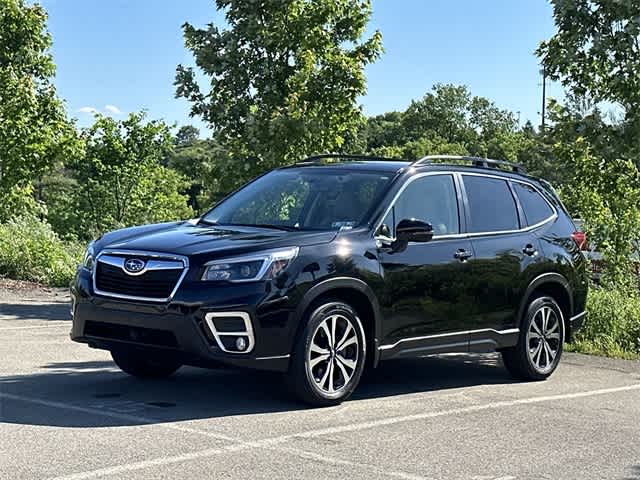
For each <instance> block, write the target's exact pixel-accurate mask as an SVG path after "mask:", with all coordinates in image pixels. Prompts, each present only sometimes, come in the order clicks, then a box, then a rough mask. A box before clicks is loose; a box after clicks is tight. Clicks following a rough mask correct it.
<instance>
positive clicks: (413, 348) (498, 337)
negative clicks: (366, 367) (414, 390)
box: [379, 328, 520, 360]
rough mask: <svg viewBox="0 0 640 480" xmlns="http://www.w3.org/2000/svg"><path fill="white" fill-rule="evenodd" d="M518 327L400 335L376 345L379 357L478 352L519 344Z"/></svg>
mask: <svg viewBox="0 0 640 480" xmlns="http://www.w3.org/2000/svg"><path fill="white" fill-rule="evenodd" d="M519 334H520V329H518V328H511V329H508V330H493V329H483V330H469V331H465V332H452V333H439V334H435V335H427V336H423V337H412V338H403V339H401V340H398V341H397V342H395V343H392V344H386V345H382V346H380V347H379V351H380V359H381V360H387V359H390V358H407V357H421V356H424V355H434V354H437V353H468V352H474V353H481V352H490V351H494V350H499V349H501V348H507V347H513V346H514V345H516V344H517V343H518V335H519Z"/></svg>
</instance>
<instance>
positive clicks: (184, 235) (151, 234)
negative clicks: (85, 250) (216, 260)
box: [96, 221, 337, 256]
mask: <svg viewBox="0 0 640 480" xmlns="http://www.w3.org/2000/svg"><path fill="white" fill-rule="evenodd" d="M336 234H337V232H335V231H330V232H317V231H300V232H286V231H281V230H276V229H270V228H262V227H235V226H234V227H229V226H213V225H196V224H195V223H194V222H192V221H187V222H175V223H162V224H155V225H145V226H141V227H132V228H125V229H122V230H116V231H114V232H110V233H107V234H105V235H104V236H103V237H102V238H101V239H99V240H98V241H97V242H96V246H97V248H98V249H99V250H103V249H105V248H112V249H127V250H146V251H150V252H163V253H164V252H166V253H175V254H178V255H186V256H193V255H201V254H208V253H211V254H213V256H218V255H217V254H218V253H219V254H226V253H232V254H235V253H245V252H251V251H258V250H265V249H270V248H280V247H292V246H299V247H303V246H309V245H318V244H322V243H327V242H330V241H331V240H333V239H334V238H335V236H336Z"/></svg>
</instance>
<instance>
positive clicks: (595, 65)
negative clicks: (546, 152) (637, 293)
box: [537, 0, 640, 285]
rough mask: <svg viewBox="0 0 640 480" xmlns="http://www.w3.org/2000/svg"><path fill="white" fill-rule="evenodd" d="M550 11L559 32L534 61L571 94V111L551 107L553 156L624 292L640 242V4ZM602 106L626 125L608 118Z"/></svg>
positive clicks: (561, 5) (557, 1)
mask: <svg viewBox="0 0 640 480" xmlns="http://www.w3.org/2000/svg"><path fill="white" fill-rule="evenodd" d="M552 3H553V11H554V19H555V23H556V28H557V31H556V33H555V35H554V36H553V37H552V38H551V39H550V40H548V41H546V42H543V43H542V44H541V45H540V47H539V49H538V51H537V53H538V55H539V56H540V57H541V58H542V62H543V64H544V66H545V68H546V71H547V74H548V75H549V76H550V77H551V78H552V79H557V80H560V81H561V82H562V84H563V85H564V86H565V87H567V89H568V90H569V93H570V99H569V102H568V103H567V105H564V106H559V105H557V104H554V103H552V104H551V113H552V116H555V118H554V125H553V132H552V136H553V141H554V143H555V149H554V150H555V152H556V155H557V157H558V158H559V160H560V163H561V164H564V165H566V166H569V167H570V171H572V172H573V173H574V177H573V179H572V181H571V185H570V188H567V189H565V190H564V192H565V196H567V197H568V198H570V199H571V201H569V202H567V203H569V204H573V207H574V208H575V209H577V210H578V211H579V212H580V214H581V215H582V216H583V218H584V220H585V223H586V225H587V228H588V230H590V232H589V233H591V236H592V238H593V239H594V240H595V242H596V244H597V247H598V249H599V250H601V251H602V252H603V253H604V257H605V262H606V267H607V268H606V272H605V273H606V276H607V278H608V279H609V280H610V281H611V282H612V283H614V284H621V285H627V284H628V280H629V278H631V275H630V270H629V269H630V265H629V256H630V252H631V249H632V245H633V243H634V242H636V243H637V241H638V239H639V238H640V216H639V213H638V212H639V211H640V202H639V200H638V198H639V197H640V173H639V167H640V161H639V154H640V142H639V139H640V42H639V38H640V2H638V1H637V0H631V1H617V0H575V1H565V0H553V1H552ZM603 102H609V103H613V104H617V105H619V106H620V107H621V108H622V111H623V114H624V115H623V120H622V121H620V120H617V119H610V118H609V119H607V118H604V116H603V115H602V113H601V110H600V108H599V105H602V104H603Z"/></svg>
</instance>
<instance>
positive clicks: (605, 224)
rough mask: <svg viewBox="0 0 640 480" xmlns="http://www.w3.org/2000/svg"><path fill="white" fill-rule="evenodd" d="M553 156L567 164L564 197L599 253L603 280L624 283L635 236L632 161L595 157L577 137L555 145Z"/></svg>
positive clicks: (639, 229) (639, 227) (639, 232)
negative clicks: (567, 182) (569, 177)
mask: <svg viewBox="0 0 640 480" xmlns="http://www.w3.org/2000/svg"><path fill="white" fill-rule="evenodd" d="M556 153H557V155H558V157H559V158H562V159H564V161H565V162H567V164H569V163H570V164H571V168H572V174H573V178H572V181H571V186H570V188H568V189H565V190H564V192H563V196H564V197H565V199H566V200H567V201H568V202H567V203H569V204H570V205H572V207H573V208H574V209H575V210H576V211H577V212H578V213H579V215H580V217H581V218H583V219H584V222H585V226H586V229H587V232H588V233H589V238H590V239H591V240H592V241H593V242H595V244H596V245H597V247H598V251H600V252H601V253H602V254H603V256H604V260H605V266H606V268H605V272H604V274H605V280H606V281H608V282H609V283H610V284H613V285H621V286H623V285H629V284H630V280H631V279H632V278H633V276H632V275H631V262H630V256H631V249H632V240H634V239H637V238H640V171H638V168H637V166H636V165H635V163H634V162H633V161H631V160H627V159H622V158H613V159H603V158H602V157H599V156H596V155H594V154H593V152H592V150H591V148H590V146H589V144H588V142H587V141H586V140H585V139H582V138H578V139H577V141H576V142H575V143H567V144H562V143H560V144H557V145H556Z"/></svg>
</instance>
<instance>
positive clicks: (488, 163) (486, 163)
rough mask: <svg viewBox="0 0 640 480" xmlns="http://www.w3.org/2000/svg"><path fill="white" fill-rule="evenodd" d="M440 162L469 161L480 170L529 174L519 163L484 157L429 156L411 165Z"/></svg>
mask: <svg viewBox="0 0 640 480" xmlns="http://www.w3.org/2000/svg"><path fill="white" fill-rule="evenodd" d="M438 160H456V161H460V160H462V161H468V162H471V163H472V165H473V166H474V167H480V168H499V167H509V169H510V170H511V171H513V172H516V173H527V171H526V170H525V168H524V167H523V166H522V165H520V164H519V163H513V162H507V161H506V160H494V159H492V158H483V157H467V156H463V155H427V156H426V157H422V158H421V159H420V160H416V161H415V162H413V163H412V164H411V166H412V167H415V166H418V165H425V164H429V163H435V162H436V161H438Z"/></svg>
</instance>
